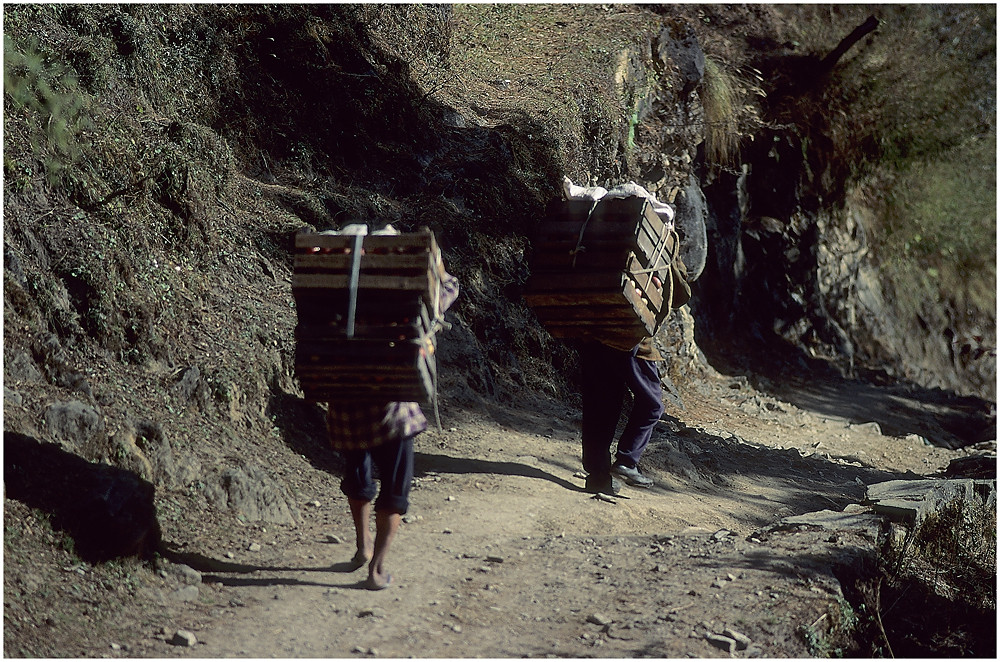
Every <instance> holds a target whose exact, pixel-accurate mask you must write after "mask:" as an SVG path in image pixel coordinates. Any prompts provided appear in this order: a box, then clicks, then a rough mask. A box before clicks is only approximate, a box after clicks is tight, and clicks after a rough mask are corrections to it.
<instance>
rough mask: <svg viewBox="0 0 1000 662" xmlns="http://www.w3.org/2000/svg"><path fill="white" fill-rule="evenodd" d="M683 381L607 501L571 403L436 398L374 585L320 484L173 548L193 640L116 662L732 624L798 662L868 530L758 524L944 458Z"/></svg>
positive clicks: (329, 489) (941, 452)
mask: <svg viewBox="0 0 1000 662" xmlns="http://www.w3.org/2000/svg"><path fill="white" fill-rule="evenodd" d="M734 386H739V388H734ZM701 389H702V390H701V392H698V393H695V392H692V393H686V394H684V398H685V402H686V403H688V406H687V408H686V409H685V410H683V411H682V410H674V409H671V408H669V407H668V411H667V414H666V415H665V416H664V419H663V422H662V423H661V424H660V425H659V426H658V427H657V431H656V433H655V434H654V439H653V441H652V442H651V445H650V448H649V450H648V451H647V454H646V458H645V461H644V470H645V472H646V473H647V474H648V475H649V476H651V477H652V478H653V479H654V480H655V481H656V485H655V486H654V487H653V488H652V489H649V490H638V489H634V488H625V492H624V495H625V496H626V497H627V498H622V499H618V500H616V501H615V503H606V502H603V501H600V500H596V499H593V498H591V496H590V495H589V494H586V493H585V492H583V491H582V486H583V479H582V477H580V474H579V473H578V472H579V432H578V425H579V413H578V412H576V411H573V410H568V409H565V408H564V407H562V406H561V405H556V404H552V403H536V407H535V409H533V410H527V409H525V410H520V411H518V410H511V409H501V408H485V407H484V408H481V409H479V410H475V411H473V410H462V409H458V408H454V407H445V408H444V409H443V410H442V420H443V426H444V427H443V430H441V431H438V430H436V429H433V428H432V429H431V430H430V431H428V432H427V433H425V434H423V435H422V436H421V437H420V438H419V439H418V443H417V460H416V469H417V472H416V473H417V479H416V486H415V489H414V490H413V492H412V507H411V511H410V514H409V516H408V517H407V521H406V523H405V524H404V525H403V527H402V528H401V530H400V534H399V536H398V538H397V540H396V544H395V545H394V547H393V549H392V552H391V556H390V562H391V569H392V572H393V575H394V582H393V586H392V587H390V588H389V589H388V590H385V591H381V592H370V591H367V590H364V589H362V588H361V587H360V582H361V580H363V579H364V576H365V575H364V570H359V571H356V572H354V573H350V574H348V573H343V572H337V571H336V569H335V567H334V568H331V566H335V564H337V563H342V562H344V561H347V560H348V559H349V558H350V556H351V554H352V553H353V533H352V531H351V525H350V519H349V517H348V515H347V508H346V501H345V499H344V497H343V496H342V495H341V494H340V493H339V490H338V489H337V482H338V479H337V477H336V476H329V475H327V476H326V477H325V478H324V479H323V480H322V483H320V485H325V490H324V493H323V494H317V495H316V501H317V502H318V503H319V505H318V506H315V505H314V506H312V507H310V508H307V509H305V510H304V518H305V521H304V522H303V523H302V524H301V525H300V526H298V527H295V528H294V529H282V528H280V527H267V526H259V525H251V526H247V528H246V530H245V532H244V533H245V538H244V539H242V540H240V539H239V538H238V537H237V538H236V539H234V540H233V541H229V542H228V543H225V542H223V541H216V542H215V544H214V545H213V543H206V546H205V548H204V549H198V550H190V549H189V550H188V552H189V553H192V554H193V556H191V558H190V559H189V560H191V561H192V563H191V565H193V566H198V565H199V563H198V562H200V563H201V565H202V566H204V565H205V564H206V563H208V562H210V563H211V565H212V567H214V568H216V570H215V571H206V570H204V568H202V570H203V576H202V582H203V583H202V588H201V597H200V598H199V599H200V602H201V603H202V604H203V605H204V609H203V610H201V612H200V617H195V616H192V617H191V618H192V619H195V620H192V621H191V622H189V623H178V624H176V625H177V627H179V628H186V629H188V630H191V631H193V632H194V633H195V634H196V636H197V638H198V640H199V643H198V644H197V645H196V646H194V647H190V648H185V647H179V646H173V645H169V644H168V643H167V640H168V639H169V638H170V637H171V636H172V634H173V632H171V631H168V630H167V629H166V628H164V631H163V632H162V636H160V637H158V638H151V639H148V640H147V644H146V646H147V647H146V648H145V649H142V648H140V649H139V650H133V651H132V653H133V654H138V655H141V656H157V657H187V656H190V657H334V658H341V657H365V656H371V657H410V656H413V657H434V658H455V657H521V656H532V657H535V656H546V655H553V656H559V657H567V656H568V657H635V656H656V657H684V656H689V655H691V656H696V657H712V656H728V655H729V653H728V652H726V651H723V650H721V649H720V648H718V647H716V646H714V645H712V643H710V642H709V640H708V639H707V638H706V635H712V634H717V633H723V632H725V630H726V628H730V629H732V630H736V631H738V633H741V634H743V635H746V637H747V638H748V639H749V644H748V647H747V648H746V650H743V651H740V652H737V653H735V654H736V655H739V656H750V655H763V656H767V657H800V656H808V655H809V654H810V651H809V649H808V648H807V647H806V644H805V643H804V639H803V637H802V636H801V633H800V632H799V630H800V628H801V627H803V626H805V625H808V624H810V623H815V622H816V621H817V619H823V618H824V617H823V614H824V613H826V611H827V610H828V607H829V606H830V605H831V604H834V605H835V604H837V600H838V597H839V596H840V588H839V585H838V582H837V581H836V579H835V578H834V576H833V574H832V573H833V568H834V567H835V566H836V565H837V564H838V563H840V562H842V561H843V560H845V559H849V558H850V557H851V556H852V555H855V554H857V553H859V550H860V549H861V548H863V547H865V546H866V545H867V544H868V542H867V541H865V540H863V539H862V538H863V536H862V537H859V534H857V533H848V532H840V533H839V534H835V535H831V533H830V532H829V531H820V532H816V531H813V532H810V531H798V532H794V531H792V532H780V533H777V532H772V533H767V532H766V531H767V530H768V529H769V528H770V527H772V525H774V524H775V523H777V522H778V520H779V519H780V518H781V517H784V516H788V515H793V514H801V513H805V512H811V511H816V510H822V509H832V510H835V511H840V510H842V509H843V508H844V507H845V506H847V505H849V504H852V503H857V502H858V501H859V500H860V499H861V497H862V495H863V491H864V488H863V485H865V484H872V483H876V482H880V481H883V480H889V479H892V478H899V477H902V476H905V475H911V476H912V475H913V474H912V473H909V472H914V473H918V474H922V475H924V474H931V473H934V472H936V471H939V470H941V469H943V468H944V467H946V466H947V463H948V462H949V461H950V460H951V459H952V458H954V457H958V456H960V455H961V454H962V452H961V451H950V450H945V449H941V448H935V447H932V446H928V445H925V444H923V443H920V442H919V441H914V440H913V439H912V438H911V439H904V438H895V437H886V436H882V435H881V434H880V433H879V432H878V431H877V429H875V426H872V425H858V424H856V423H851V422H850V421H848V420H847V419H838V418H836V417H834V416H831V415H829V414H824V415H817V414H813V413H809V412H806V411H802V410H799V409H797V408H795V407H794V406H792V405H790V404H787V403H783V402H779V401H777V400H773V399H772V398H768V397H766V396H762V395H761V394H759V393H756V392H753V391H752V390H750V389H749V388H748V387H746V386H745V385H741V383H740V382H736V383H733V382H732V381H731V380H726V379H725V378H720V379H718V380H717V381H716V383H714V384H713V385H711V386H704V385H703V386H702V387H701ZM748 403H751V405H752V407H751V406H748ZM747 411H751V412H752V413H747ZM321 489H322V488H321ZM331 536H336V538H337V539H339V540H340V541H342V542H339V543H338V542H330V540H331ZM253 543H257V544H258V545H260V546H261V549H260V551H249V548H250V546H251V545H252V544H253ZM227 552H228V554H227ZM230 554H231V555H232V558H229V555H230ZM197 619H200V620H197Z"/></svg>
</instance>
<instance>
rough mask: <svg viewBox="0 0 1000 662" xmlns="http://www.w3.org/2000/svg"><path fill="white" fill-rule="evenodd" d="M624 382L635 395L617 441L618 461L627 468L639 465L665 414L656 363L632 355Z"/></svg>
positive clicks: (616, 460)
mask: <svg viewBox="0 0 1000 662" xmlns="http://www.w3.org/2000/svg"><path fill="white" fill-rule="evenodd" d="M628 366H629V369H628V370H627V372H626V376H625V382H626V384H628V387H629V389H630V390H631V391H632V395H633V396H634V402H633V404H632V413H631V414H630V415H629V419H628V423H627V424H626V425H625V429H624V430H623V431H622V436H621V438H619V440H618V452H617V453H616V454H615V463H616V464H621V465H624V466H626V467H635V466H638V464H639V458H640V457H641V456H642V452H643V451H644V450H646V446H647V445H648V444H649V439H650V437H651V436H652V435H653V428H654V427H656V423H657V421H659V420H660V416H662V415H663V388H662V387H661V386H660V373H659V371H658V370H657V368H656V363H655V362H653V361H647V360H645V359H640V358H636V357H635V356H632V357H631V358H630V360H629V362H628Z"/></svg>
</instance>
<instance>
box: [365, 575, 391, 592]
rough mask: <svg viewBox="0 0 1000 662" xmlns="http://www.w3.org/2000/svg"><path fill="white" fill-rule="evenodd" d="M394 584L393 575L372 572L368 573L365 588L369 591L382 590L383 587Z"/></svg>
mask: <svg viewBox="0 0 1000 662" xmlns="http://www.w3.org/2000/svg"><path fill="white" fill-rule="evenodd" d="M390 584H392V575H390V574H388V573H386V574H382V575H380V574H376V573H374V572H373V573H371V574H369V575H368V580H367V581H365V588H366V589H368V590H369V591H381V590H382V589H385V588H389V585H390Z"/></svg>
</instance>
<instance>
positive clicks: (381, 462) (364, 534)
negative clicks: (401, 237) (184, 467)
mask: <svg viewBox="0 0 1000 662" xmlns="http://www.w3.org/2000/svg"><path fill="white" fill-rule="evenodd" d="M349 227H352V228H354V227H355V226H349ZM361 227H362V228H364V229H363V230H361V229H360V228H358V229H354V230H350V231H354V232H358V233H364V232H367V228H366V227H364V226H361ZM345 231H346V232H349V230H347V228H345V230H344V231H342V232H345ZM375 234H398V233H397V232H396V231H395V230H393V229H392V226H387V228H386V230H380V231H379V232H376V233H375ZM458 290H459V286H458V279H456V278H455V277H454V276H452V275H451V274H448V273H445V274H444V277H443V278H442V282H441V287H440V294H439V295H438V315H443V314H444V311H445V310H447V309H448V307H449V306H451V304H452V303H453V302H454V301H455V299H456V298H458ZM326 421H327V430H328V432H329V439H330V445H331V446H333V448H334V450H337V451H340V453H341V454H342V456H343V458H344V461H345V468H344V478H343V480H342V481H341V483H340V489H341V491H342V492H343V493H344V494H345V495H346V496H347V502H348V505H349V507H350V510H351V518H352V519H353V520H354V531H355V535H356V540H357V551H356V552H355V554H354V557H353V558H352V559H351V561H350V563H349V564H348V565H349V568H350V569H351V570H357V569H359V568H361V567H363V566H364V565H365V563H367V564H368V579H367V580H366V581H365V587H366V588H368V589H371V590H379V589H384V588H387V587H388V586H389V585H390V583H391V582H392V575H390V574H389V571H388V570H387V569H386V563H385V560H386V555H387V554H388V552H389V547H390V545H391V544H392V540H393V538H394V537H395V536H396V532H397V531H398V530H399V524H400V522H401V521H402V516H403V515H405V514H406V511H407V509H408V508H409V496H410V484H411V482H412V481H413V438H414V437H415V436H416V435H418V434H420V433H421V432H423V431H424V430H426V429H427V418H426V417H425V416H424V413H423V411H421V409H420V405H419V404H417V403H416V402H389V403H384V404H382V403H368V402H357V401H343V402H330V403H329V406H328V408H327V417H326ZM375 470H377V471H378V475H379V478H380V479H381V482H382V485H381V487H380V488H378V489H377V490H376V485H375V478H374V472H375ZM376 493H377V497H376ZM373 506H374V510H375V536H374V538H373V537H372V534H371V531H370V529H369V521H370V519H371V513H372V507H373Z"/></svg>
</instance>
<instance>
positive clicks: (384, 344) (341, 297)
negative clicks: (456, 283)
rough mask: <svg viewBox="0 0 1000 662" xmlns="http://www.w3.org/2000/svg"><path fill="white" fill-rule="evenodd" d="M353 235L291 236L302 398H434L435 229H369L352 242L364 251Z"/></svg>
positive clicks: (439, 271)
mask: <svg viewBox="0 0 1000 662" xmlns="http://www.w3.org/2000/svg"><path fill="white" fill-rule="evenodd" d="M355 241H356V239H355V237H354V236H353V235H323V234H311V233H310V234H306V233H302V234H299V235H297V236H296V238H295V265H294V272H293V275H292V294H293V296H294V297H295V303H296V307H297V309H298V324H297V325H296V328H295V339H296V347H295V371H296V374H297V376H298V378H299V383H300V384H301V386H302V390H303V392H304V393H305V397H306V399H308V400H313V401H345V400H350V401H362V402H392V401H404V402H411V401H415V402H425V403H426V402H430V400H431V398H432V396H433V394H434V384H435V377H436V371H437V367H436V362H435V350H436V340H435V327H434V320H435V318H436V310H435V306H436V305H437V302H438V295H439V292H440V288H441V280H442V276H443V274H444V265H443V262H442V260H441V253H440V250H439V249H438V246H437V243H436V242H435V240H434V235H433V233H431V232H430V231H429V230H423V231H421V232H417V233H410V234H400V235H386V236H374V235H369V236H365V237H363V238H360V239H358V240H357V241H359V242H360V249H361V250H360V251H355ZM355 269H356V272H355ZM352 280H353V282H354V287H353V288H352V286H351V284H352Z"/></svg>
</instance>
